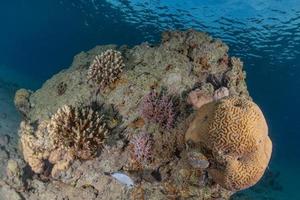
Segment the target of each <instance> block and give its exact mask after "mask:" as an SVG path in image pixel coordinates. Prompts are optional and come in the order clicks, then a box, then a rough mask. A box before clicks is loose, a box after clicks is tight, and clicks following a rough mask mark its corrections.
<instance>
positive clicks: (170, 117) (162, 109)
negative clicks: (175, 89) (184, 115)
mask: <svg viewBox="0 0 300 200" xmlns="http://www.w3.org/2000/svg"><path fill="white" fill-rule="evenodd" d="M140 113H141V115H142V117H143V118H144V119H146V120H148V121H149V122H151V123H156V124H159V125H160V127H162V128H168V129H169V128H172V127H173V126H174V122H175V117H176V110H175V105H174V103H173V100H172V98H171V97H169V96H168V95H166V94H158V93H157V92H155V91H151V92H150V93H149V94H147V95H146V96H144V98H143V100H142V102H141V104H140Z"/></svg>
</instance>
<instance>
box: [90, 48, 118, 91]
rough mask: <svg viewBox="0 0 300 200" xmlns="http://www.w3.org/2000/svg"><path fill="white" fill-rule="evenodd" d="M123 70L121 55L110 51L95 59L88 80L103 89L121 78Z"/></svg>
mask: <svg viewBox="0 0 300 200" xmlns="http://www.w3.org/2000/svg"><path fill="white" fill-rule="evenodd" d="M123 68H124V62H123V58H122V55H121V53H120V52H119V51H115V50H112V49H109V50H107V51H105V52H104V53H102V54H100V55H97V56H96V57H95V59H94V60H93V62H92V64H91V66H90V67H89V69H88V75H87V78H88V80H89V81H93V82H94V83H95V84H98V85H99V86H100V88H101V89H103V88H105V87H106V86H108V85H110V84H111V83H113V82H114V81H115V80H117V79H118V78H119V75H120V73H121V72H122V71H123Z"/></svg>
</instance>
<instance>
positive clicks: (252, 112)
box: [185, 97, 272, 191]
mask: <svg viewBox="0 0 300 200" xmlns="http://www.w3.org/2000/svg"><path fill="white" fill-rule="evenodd" d="M185 139H186V141H192V142H194V143H196V144H198V145H199V146H200V148H201V149H204V153H205V154H206V155H205V156H207V157H208V158H210V162H211V163H212V165H211V167H210V168H209V169H208V171H209V173H210V175H211V176H212V177H213V179H214V181H215V182H217V183H219V184H220V185H221V186H222V187H224V188H226V189H229V190H233V191H236V190H241V189H245V188H248V187H250V186H252V185H254V184H255V183H257V181H258V180H259V179H260V178H261V177H262V175H263V173H264V171H265V169H266V167H267V165H268V163H269V160H270V157H271V152H272V142H271V140H270V138H269V137H268V127H267V124H266V121H265V118H264V116H263V114H262V112H261V110H260V109H259V107H258V106H257V105H256V104H255V103H253V102H252V101H249V100H246V99H245V98H241V97H227V98H224V99H221V100H219V101H217V102H212V103H209V104H206V105H204V106H202V107H201V108H200V109H199V110H198V113H197V115H196V117H195V119H194V121H193V122H192V123H191V124H190V127H189V129H188V130H187V132H186V135H185Z"/></svg>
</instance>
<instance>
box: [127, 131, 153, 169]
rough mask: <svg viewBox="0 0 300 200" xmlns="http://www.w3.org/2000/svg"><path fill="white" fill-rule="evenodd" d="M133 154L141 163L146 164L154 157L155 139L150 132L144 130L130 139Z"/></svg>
mask: <svg viewBox="0 0 300 200" xmlns="http://www.w3.org/2000/svg"><path fill="white" fill-rule="evenodd" d="M130 145H131V147H132V148H131V150H132V156H133V158H134V160H136V161H138V162H139V163H142V164H146V163H148V162H150V161H151V160H152V158H153V139H152V137H151V135H150V134H149V133H146V132H142V133H140V134H138V135H135V136H133V138H132V139H131V141H130Z"/></svg>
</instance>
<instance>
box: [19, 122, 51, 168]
mask: <svg viewBox="0 0 300 200" xmlns="http://www.w3.org/2000/svg"><path fill="white" fill-rule="evenodd" d="M46 129H47V122H46V121H45V122H42V123H41V124H40V125H39V126H38V127H37V128H36V129H35V128H34V127H33V125H31V124H29V123H28V122H26V121H22V122H21V125H20V130H19V132H20V135H21V139H20V140H21V145H22V151H23V156H24V160H25V161H26V162H27V163H28V164H29V166H30V167H31V169H32V171H34V172H35V173H42V172H43V171H44V166H45V163H44V160H45V159H47V157H48V156H49V154H50V150H51V149H52V145H51V142H50V139H49V138H48V136H47V134H46Z"/></svg>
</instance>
